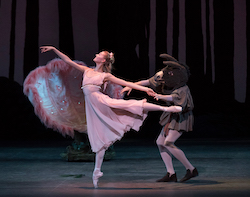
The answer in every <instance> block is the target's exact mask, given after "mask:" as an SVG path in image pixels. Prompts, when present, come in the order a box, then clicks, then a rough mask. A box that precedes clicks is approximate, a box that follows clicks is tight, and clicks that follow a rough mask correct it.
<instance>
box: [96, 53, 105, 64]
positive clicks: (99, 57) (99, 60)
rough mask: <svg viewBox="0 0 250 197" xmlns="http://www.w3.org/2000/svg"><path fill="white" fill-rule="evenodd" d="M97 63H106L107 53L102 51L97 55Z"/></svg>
mask: <svg viewBox="0 0 250 197" xmlns="http://www.w3.org/2000/svg"><path fill="white" fill-rule="evenodd" d="M93 61H94V62H95V63H104V62H105V61H106V59H105V53H104V52H103V51H102V52H100V53H98V54H96V55H95V58H94V59H93Z"/></svg>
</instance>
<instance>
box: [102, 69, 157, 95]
mask: <svg viewBox="0 0 250 197" xmlns="http://www.w3.org/2000/svg"><path fill="white" fill-rule="evenodd" d="M104 80H108V81H112V82H114V83H116V84H118V85H122V86H127V87H130V88H132V89H136V90H140V91H143V92H146V93H147V94H148V95H149V96H155V94H156V93H155V92H154V91H153V90H152V89H151V88H148V87H144V86H141V85H137V84H136V83H132V82H128V81H125V80H123V79H119V78H117V77H115V76H113V75H112V74H110V73H107V75H106V77H105V79H104Z"/></svg>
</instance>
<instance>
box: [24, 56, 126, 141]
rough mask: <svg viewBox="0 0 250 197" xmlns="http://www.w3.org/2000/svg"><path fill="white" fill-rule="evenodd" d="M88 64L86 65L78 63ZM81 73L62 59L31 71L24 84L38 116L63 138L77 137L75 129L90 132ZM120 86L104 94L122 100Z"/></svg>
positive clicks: (26, 93)
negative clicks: (67, 136)
mask: <svg viewBox="0 0 250 197" xmlns="http://www.w3.org/2000/svg"><path fill="white" fill-rule="evenodd" d="M76 62H77V63H79V64H82V65H85V64H84V63H83V62H80V61H76ZM81 84H82V73H81V72H80V71H78V70H77V69H75V68H73V67H71V66H69V65H67V64H66V63H65V62H64V61H62V60H61V59H58V58H56V59H53V60H52V61H50V62H48V63H47V65H46V66H40V67H38V68H36V69H35V70H33V71H31V72H30V73H29V75H28V76H27V77H26V79H25V81H24V85H23V86H24V88H23V91H24V94H25V95H26V96H28V98H29V100H30V102H31V103H32V104H33V106H34V111H35V114H36V115H37V116H38V117H39V118H40V120H41V122H43V123H44V124H45V126H46V127H48V128H52V129H54V130H57V131H58V132H60V133H61V134H62V135H63V136H66V135H69V136H71V137H73V136H74V130H77V131H79V132H85V133H86V132H87V123H86V114H85V102H84V95H83V92H82V90H81ZM121 88H122V87H121V86H119V85H116V84H109V85H108V86H107V88H106V91H105V93H106V94H108V95H109V96H111V97H115V98H122V96H121V95H120V94H119V91H120V90H121Z"/></svg>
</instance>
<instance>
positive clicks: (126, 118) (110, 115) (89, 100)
mask: <svg viewBox="0 0 250 197" xmlns="http://www.w3.org/2000/svg"><path fill="white" fill-rule="evenodd" d="M40 49H41V53H44V52H48V51H54V52H55V53H56V54H57V55H58V56H59V57H60V58H61V59H62V60H63V61H64V62H65V63H67V64H68V65H70V66H73V67H74V68H76V69H78V70H79V71H81V72H82V73H83V81H82V90H83V93H84V99H85V110H86V120H87V132H88V138H89V142H90V145H91V149H92V151H93V152H95V153H96V158H95V168H94V172H93V177H92V178H93V185H94V187H95V188H98V180H99V178H100V177H102V176H103V173H102V172H101V166H102V162H103V157H104V154H105V150H106V149H107V148H108V147H109V146H111V145H112V144H113V143H114V142H116V141H117V140H120V139H121V138H122V137H123V135H124V133H125V132H127V131H129V130H130V129H134V130H136V131H138V130H139V129H140V126H141V125H142V123H143V121H144V120H145V118H146V117H147V112H148V111H166V112H173V113H178V112H181V111H182V107H180V106H170V107H165V106H160V105H156V104H152V103H148V102H147V101H146V99H143V100H134V99H130V100H123V99H114V98H110V97H109V96H107V95H105V94H103V93H102V87H103V85H104V84H105V82H107V81H111V82H113V83H116V84H118V85H121V86H127V87H130V88H133V89H137V90H140V91H144V92H146V93H147V94H148V95H149V96H155V92H154V91H153V90H152V89H151V88H148V87H144V86H140V85H137V84H135V83H132V82H128V81H125V80H122V79H120V78H117V77H115V76H114V75H112V74H111V73H110V70H111V68H112V64H113V63H114V54H113V53H109V52H108V51H101V52H100V53H98V54H96V56H95V58H94V59H93V61H94V62H95V64H96V66H95V68H94V69H93V68H89V67H87V66H85V65H80V64H77V63H75V62H74V61H72V60H71V59H70V58H69V57H68V56H67V55H65V54H63V53H62V52H61V51H59V50H58V49H56V48H55V47H53V46H42V47H40Z"/></svg>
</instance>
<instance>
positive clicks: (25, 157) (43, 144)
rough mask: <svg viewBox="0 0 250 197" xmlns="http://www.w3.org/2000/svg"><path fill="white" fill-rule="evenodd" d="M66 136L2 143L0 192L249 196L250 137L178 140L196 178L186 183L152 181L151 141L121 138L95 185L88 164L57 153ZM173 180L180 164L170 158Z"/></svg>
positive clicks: (26, 196)
mask: <svg viewBox="0 0 250 197" xmlns="http://www.w3.org/2000/svg"><path fill="white" fill-rule="evenodd" d="M70 143H71V141H69V140H55V141H52V140H50V141H47V140H43V141H34V140H33V141H26V142H25V141H22V142H20V141H14V142H7V141H2V142H1V145H0V175H1V176H0V196H1V197H7V196H11V197H12V196H13V197H14V196H15V197H40V196H46V197H50V196H53V197H66V196H73V197H74V196H84V197H86V196H171V197H172V196H173V197H175V196H178V197H179V196H183V197H188V196H199V197H201V196H202V197H204V196H214V197H215V196H227V197H228V196H237V197H238V196H250V168H249V166H250V140H246V139H244V140H243V139H242V140H213V139H208V140H206V139H203V140H200V139H192V140H191V139H185V140H182V139H180V140H179V141H178V142H177V146H179V147H180V148H181V149H182V150H183V151H184V152H185V154H186V156H187V157H188V159H189V160H190V162H191V163H192V164H193V165H194V166H195V167H196V168H197V169H198V171H199V176H198V177H195V178H193V179H190V180H189V181H187V182H185V183H179V182H177V183H157V182H155V181H156V180H157V179H159V178H161V177H163V176H164V175H165V174H166V170H165V167H164V165H163V162H162V160H161V158H160V155H159V152H158V149H157V146H156V144H155V143H154V140H138V139H135V140H131V139H122V141H121V142H118V143H116V144H115V146H114V147H115V152H116V156H115V158H114V159H112V160H110V161H105V162H104V163H103V167H102V171H103V173H104V176H103V177H102V178H100V181H99V188H98V189H94V188H93V185H92V171H93V168H94V163H93V162H67V161H65V160H63V159H62V158H61V157H60V153H62V152H64V151H65V148H66V146H68V145H70ZM174 166H175V170H176V173H177V177H178V180H180V179H181V178H182V177H183V176H184V175H185V168H184V167H183V166H182V164H181V163H180V162H179V161H177V160H176V159H174Z"/></svg>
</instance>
